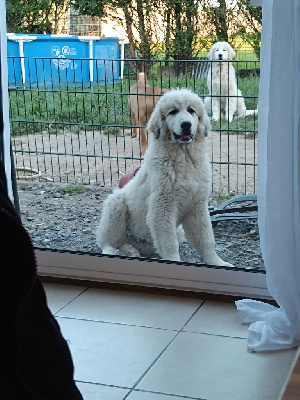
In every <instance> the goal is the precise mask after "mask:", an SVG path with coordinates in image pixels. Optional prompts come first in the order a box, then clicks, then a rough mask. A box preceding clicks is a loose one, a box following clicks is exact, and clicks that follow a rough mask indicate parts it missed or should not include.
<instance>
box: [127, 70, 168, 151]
mask: <svg viewBox="0 0 300 400" xmlns="http://www.w3.org/2000/svg"><path fill="white" fill-rule="evenodd" d="M163 93H166V90H165V89H161V88H156V87H153V86H149V85H148V79H147V77H146V75H145V74H144V72H140V73H139V76H138V81H137V83H135V84H134V85H133V86H131V88H130V95H129V98H128V102H129V106H130V111H131V118H132V123H133V125H134V128H133V130H132V137H136V136H137V127H136V126H142V128H140V140H141V153H142V154H144V153H145V151H146V149H147V133H146V129H145V128H144V127H145V126H146V124H147V122H148V120H149V118H150V115H151V114H152V111H153V109H154V106H155V105H156V103H157V102H158V100H159V98H160V96H159V95H161V94H163Z"/></svg>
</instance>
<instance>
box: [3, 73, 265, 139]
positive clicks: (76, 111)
mask: <svg viewBox="0 0 300 400" xmlns="http://www.w3.org/2000/svg"><path fill="white" fill-rule="evenodd" d="M134 82H135V80H134V79H132V78H131V79H130V80H129V79H126V78H124V80H123V82H122V83H118V84H114V85H112V86H107V85H105V86H93V87H87V88H85V87H79V88H78V87H74V88H54V89H51V90H50V89H49V88H45V87H44V88H30V89H26V88H21V89H18V90H15V91H11V92H10V121H11V133H12V135H26V134H32V133H42V132H43V133H44V132H46V133H47V134H53V133H58V132H60V131H61V130H68V131H72V132H80V131H82V130H92V129H100V130H101V132H103V133H117V132H119V131H120V129H122V127H130V126H131V125H132V121H131V117H130V109H129V104H128V94H129V88H130V86H131V85H132V84H133V83H134ZM149 84H150V85H154V86H161V87H162V88H165V89H173V88H183V87H186V88H189V89H191V90H193V91H194V92H195V93H197V94H198V95H199V96H200V97H202V98H204V97H205V95H206V94H207V93H208V89H207V84H206V79H205V78H199V79H198V78H188V77H183V76H181V77H178V78H172V79H162V80H159V81H158V79H157V77H156V76H155V77H154V75H150V76H149ZM258 85H259V77H258V76H248V77H246V78H238V86H239V88H240V89H241V91H242V93H243V96H244V97H245V102H246V105H247V108H248V109H255V108H256V104H257V95H258ZM244 120H245V121H246V126H244V125H243V123H242V122H235V121H233V123H232V124H230V126H229V127H228V126H227V130H228V129H233V130H238V131H240V130H243V131H244V130H245V129H246V130H247V129H250V130H252V129H253V120H252V121H251V119H250V117H248V118H246V119H244ZM240 121H241V120H240ZM222 124H223V122H222ZM216 128H218V127H217V126H216ZM220 129H223V125H222V127H221V128H220ZM224 129H225V128H224Z"/></svg>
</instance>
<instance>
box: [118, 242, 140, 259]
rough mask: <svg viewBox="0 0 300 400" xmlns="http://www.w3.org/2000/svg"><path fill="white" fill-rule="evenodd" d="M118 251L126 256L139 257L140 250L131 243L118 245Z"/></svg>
mask: <svg viewBox="0 0 300 400" xmlns="http://www.w3.org/2000/svg"><path fill="white" fill-rule="evenodd" d="M120 252H121V254H122V255H124V256H128V257H141V254H140V252H139V251H138V250H137V249H136V248H135V247H134V246H132V245H131V244H123V246H121V247H120Z"/></svg>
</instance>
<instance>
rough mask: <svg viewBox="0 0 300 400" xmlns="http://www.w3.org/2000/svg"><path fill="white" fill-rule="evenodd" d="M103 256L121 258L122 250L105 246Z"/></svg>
mask: <svg viewBox="0 0 300 400" xmlns="http://www.w3.org/2000/svg"><path fill="white" fill-rule="evenodd" d="M102 254H107V255H109V256H120V255H121V253H120V250H119V249H115V248H114V247H112V246H103V249H102Z"/></svg>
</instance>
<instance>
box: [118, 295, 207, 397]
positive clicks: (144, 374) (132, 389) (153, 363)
mask: <svg viewBox="0 0 300 400" xmlns="http://www.w3.org/2000/svg"><path fill="white" fill-rule="evenodd" d="M204 303H205V300H202V303H201V304H200V305H199V306H198V307H197V308H196V310H195V311H194V312H193V314H192V315H191V316H190V318H189V319H188V320H187V321H186V322H185V324H184V325H183V326H182V327H181V329H180V330H179V331H177V333H176V334H175V336H174V337H173V339H171V340H170V342H169V343H168V344H167V345H166V347H165V348H164V349H163V350H162V351H161V352H160V354H159V355H158V356H157V357H156V358H155V360H154V361H153V362H152V363H151V365H150V366H149V367H148V368H147V369H146V371H145V372H144V373H143V374H142V375H141V377H140V378H139V379H138V380H137V382H136V383H135V384H134V385H133V386H132V388H131V389H130V391H129V392H128V393H127V394H126V395H125V397H124V398H123V400H126V399H127V398H128V396H129V395H130V394H131V393H132V392H133V391H134V389H135V388H136V387H137V385H138V384H139V383H140V382H141V380H142V379H143V378H144V377H145V376H146V375H147V373H148V372H149V371H150V369H151V368H152V367H153V366H154V365H155V364H156V362H157V361H158V360H159V358H160V357H161V356H162V355H163V354H164V353H165V351H166V350H167V349H168V348H169V347H170V345H171V344H172V343H173V342H174V340H175V339H176V338H177V336H178V335H179V334H180V333H182V332H183V329H184V327H185V326H186V325H187V324H188V323H189V321H190V320H191V319H192V318H193V317H194V315H195V314H196V313H197V312H198V311H199V310H200V308H201V307H202V306H203V304H204Z"/></svg>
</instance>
